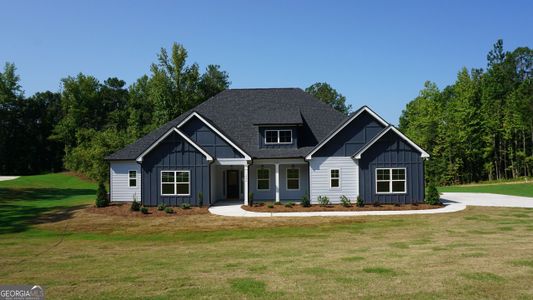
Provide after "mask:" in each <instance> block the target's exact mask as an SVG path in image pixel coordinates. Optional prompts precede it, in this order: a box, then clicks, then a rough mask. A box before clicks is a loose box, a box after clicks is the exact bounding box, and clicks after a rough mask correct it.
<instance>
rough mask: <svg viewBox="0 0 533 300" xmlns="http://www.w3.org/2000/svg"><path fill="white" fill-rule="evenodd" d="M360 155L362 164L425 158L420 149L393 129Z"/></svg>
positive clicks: (411, 160) (408, 161) (410, 160)
mask: <svg viewBox="0 0 533 300" xmlns="http://www.w3.org/2000/svg"><path fill="white" fill-rule="evenodd" d="M360 157H361V158H360V161H361V162H360V164H361V166H364V165H366V164H368V163H369V162H371V163H391V162H394V163H410V162H419V161H421V160H423V158H422V157H421V153H420V151H419V150H418V149H416V148H415V147H414V146H413V145H411V143H409V142H408V141H406V140H404V139H403V138H402V137H401V136H399V135H398V134H396V133H395V132H394V131H392V130H389V131H387V132H386V133H385V134H384V135H383V136H381V137H379V139H378V140H377V141H375V142H374V143H373V144H372V145H371V146H370V147H368V148H367V149H365V150H364V153H363V154H362V155H361V156H360Z"/></svg>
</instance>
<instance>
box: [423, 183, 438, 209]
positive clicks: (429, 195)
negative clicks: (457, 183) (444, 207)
mask: <svg viewBox="0 0 533 300" xmlns="http://www.w3.org/2000/svg"><path fill="white" fill-rule="evenodd" d="M426 203H427V204H429V205H437V204H439V203H440V195H439V191H438V190H437V185H436V184H435V182H434V181H430V182H429V184H428V188H427V191H426Z"/></svg>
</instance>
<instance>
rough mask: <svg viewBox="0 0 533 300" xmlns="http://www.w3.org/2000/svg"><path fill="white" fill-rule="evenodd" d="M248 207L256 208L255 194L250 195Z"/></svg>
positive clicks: (250, 193)
mask: <svg viewBox="0 0 533 300" xmlns="http://www.w3.org/2000/svg"><path fill="white" fill-rule="evenodd" d="M248 206H254V193H252V192H249V193H248Z"/></svg>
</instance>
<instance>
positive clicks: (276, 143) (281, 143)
mask: <svg viewBox="0 0 533 300" xmlns="http://www.w3.org/2000/svg"><path fill="white" fill-rule="evenodd" d="M269 131H270V132H277V137H278V141H277V142H273V143H271V142H267V132H269ZM280 131H289V132H290V133H291V141H290V142H280V141H279V137H280V134H279V133H280ZM292 142H293V139H292V130H290V129H267V130H265V145H290V144H292Z"/></svg>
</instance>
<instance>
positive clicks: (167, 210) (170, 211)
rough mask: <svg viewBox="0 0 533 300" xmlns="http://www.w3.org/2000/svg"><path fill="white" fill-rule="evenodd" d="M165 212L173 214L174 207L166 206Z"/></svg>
mask: <svg viewBox="0 0 533 300" xmlns="http://www.w3.org/2000/svg"><path fill="white" fill-rule="evenodd" d="M165 212H166V213H167V214H173V213H174V210H173V209H172V207H165Z"/></svg>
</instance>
